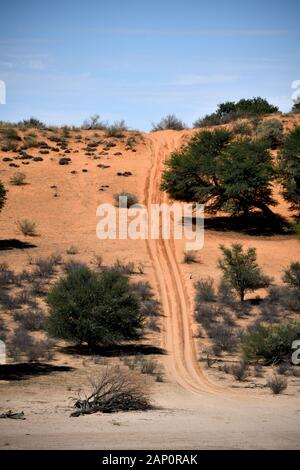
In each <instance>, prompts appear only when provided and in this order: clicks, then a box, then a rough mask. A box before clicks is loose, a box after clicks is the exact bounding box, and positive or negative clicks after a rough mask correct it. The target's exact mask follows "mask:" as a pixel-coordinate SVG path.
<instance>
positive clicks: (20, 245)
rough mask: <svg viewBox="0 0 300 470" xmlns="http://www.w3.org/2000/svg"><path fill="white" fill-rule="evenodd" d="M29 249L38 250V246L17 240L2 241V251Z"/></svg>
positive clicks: (0, 244)
mask: <svg viewBox="0 0 300 470" xmlns="http://www.w3.org/2000/svg"><path fill="white" fill-rule="evenodd" d="M28 248H36V245H33V244H32V243H28V242H22V241H21V240H17V239H16V238H11V239H8V240H0V251H5V250H26V249H28Z"/></svg>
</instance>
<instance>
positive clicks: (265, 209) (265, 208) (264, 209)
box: [256, 202, 275, 217]
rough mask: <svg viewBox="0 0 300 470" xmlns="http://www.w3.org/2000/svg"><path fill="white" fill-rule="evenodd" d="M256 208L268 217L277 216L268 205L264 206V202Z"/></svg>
mask: <svg viewBox="0 0 300 470" xmlns="http://www.w3.org/2000/svg"><path fill="white" fill-rule="evenodd" d="M256 207H257V208H258V209H260V210H261V211H262V213H263V214H264V215H265V216H266V217H274V216H275V214H274V212H272V211H271V209H270V208H269V207H268V206H267V205H266V204H264V203H263V202H261V203H258V204H256Z"/></svg>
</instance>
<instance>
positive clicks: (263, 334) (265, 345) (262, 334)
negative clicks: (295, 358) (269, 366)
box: [241, 320, 300, 363]
mask: <svg viewBox="0 0 300 470" xmlns="http://www.w3.org/2000/svg"><path fill="white" fill-rule="evenodd" d="M299 338H300V321H299V320H297V321H296V320H291V321H288V322H284V323H279V324H274V325H270V326H266V325H262V324H256V325H254V326H253V327H250V328H249V329H248V331H246V332H245V333H244V334H243V335H242V337H241V349H242V353H243V356H244V357H245V359H246V360H247V361H259V360H265V361H266V362H268V363H277V362H278V363H279V362H281V361H282V360H284V359H285V358H286V357H287V356H289V355H290V354H291V351H292V349H291V347H292V343H293V341H295V340H296V339H299Z"/></svg>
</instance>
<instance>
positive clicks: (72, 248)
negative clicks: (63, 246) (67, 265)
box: [66, 245, 78, 255]
mask: <svg viewBox="0 0 300 470" xmlns="http://www.w3.org/2000/svg"><path fill="white" fill-rule="evenodd" d="M66 253H67V255H77V254H78V248H77V246H75V245H70V246H69V248H67V250H66Z"/></svg>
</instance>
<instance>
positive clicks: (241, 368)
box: [231, 361, 249, 382]
mask: <svg viewBox="0 0 300 470" xmlns="http://www.w3.org/2000/svg"><path fill="white" fill-rule="evenodd" d="M231 373H232V375H233V377H234V378H235V379H236V380H238V381H239V382H243V381H244V380H245V379H246V378H247V377H248V375H249V370H248V365H247V364H246V363H245V362H244V361H240V362H239V363H237V364H233V365H232V366H231Z"/></svg>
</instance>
